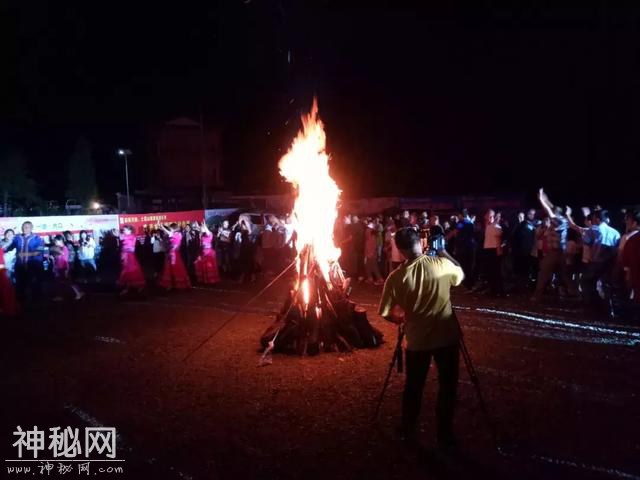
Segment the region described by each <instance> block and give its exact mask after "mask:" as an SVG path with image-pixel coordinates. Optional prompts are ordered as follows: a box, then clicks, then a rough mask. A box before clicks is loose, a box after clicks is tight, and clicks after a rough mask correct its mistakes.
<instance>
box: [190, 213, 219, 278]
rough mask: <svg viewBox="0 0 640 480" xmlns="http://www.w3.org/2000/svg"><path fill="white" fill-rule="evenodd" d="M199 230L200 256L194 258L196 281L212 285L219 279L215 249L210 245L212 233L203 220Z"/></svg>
mask: <svg viewBox="0 0 640 480" xmlns="http://www.w3.org/2000/svg"><path fill="white" fill-rule="evenodd" d="M200 232H201V234H200V256H199V257H198V258H197V259H196V261H195V265H194V266H195V269H196V278H197V279H198V283H202V284H208V285H212V284H214V283H218V282H219V281H220V274H219V273H218V262H217V260H216V251H215V250H214V249H213V247H212V245H211V242H212V241H213V235H212V234H211V231H210V230H209V229H208V228H207V224H206V223H204V222H202V224H201V225H200Z"/></svg>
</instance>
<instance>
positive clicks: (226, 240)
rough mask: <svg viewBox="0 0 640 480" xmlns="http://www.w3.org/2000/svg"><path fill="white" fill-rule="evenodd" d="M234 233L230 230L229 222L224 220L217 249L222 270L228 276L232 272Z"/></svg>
mask: <svg viewBox="0 0 640 480" xmlns="http://www.w3.org/2000/svg"><path fill="white" fill-rule="evenodd" d="M232 236H233V232H232V231H231V229H230V228H229V220H223V222H222V224H221V225H220V228H218V233H217V239H218V241H217V243H216V247H217V249H218V259H219V260H220V262H219V265H220V270H222V272H223V273H225V274H228V273H229V272H230V271H231V240H232Z"/></svg>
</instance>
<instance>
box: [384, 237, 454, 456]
mask: <svg viewBox="0 0 640 480" xmlns="http://www.w3.org/2000/svg"><path fill="white" fill-rule="evenodd" d="M395 242H396V245H397V247H398V249H399V250H400V251H401V252H402V253H403V255H404V256H405V258H406V259H407V260H406V261H405V262H404V263H403V264H402V265H400V266H399V267H398V268H397V269H395V270H394V271H393V272H391V274H390V275H389V278H387V281H386V283H385V285H384V290H383V292H382V299H381V301H380V309H379V313H380V315H382V316H383V317H384V318H385V319H386V320H389V321H391V322H394V323H402V322H404V323H405V335H406V338H407V350H406V366H407V377H406V383H405V389H404V395H403V398H402V424H401V435H402V436H403V437H405V438H411V437H415V435H416V432H417V427H418V419H419V416H420V407H421V404H422V391H423V389H424V384H425V381H426V379H427V373H428V371H429V366H430V364H431V358H433V359H434V361H435V363H436V366H437V368H438V384H439V388H438V400H437V405H436V416H437V421H438V425H437V435H438V443H439V444H440V445H441V446H443V447H452V446H453V445H454V437H453V430H452V424H453V413H454V407H455V399H456V391H457V386H458V366H459V353H458V347H459V340H460V329H459V327H458V323H457V319H456V318H455V316H454V313H453V309H452V307H451V298H450V289H451V287H453V286H458V285H460V283H461V282H462V279H463V278H464V273H463V272H462V268H461V267H460V265H459V264H458V262H456V261H455V260H454V259H453V258H452V257H451V256H450V255H449V254H448V253H447V252H446V251H445V250H444V249H443V250H439V251H438V256H436V257H431V256H427V255H423V253H422V248H421V246H420V236H419V234H418V233H417V232H416V231H415V230H413V229H410V228H403V229H401V230H399V231H398V232H397V233H396V235H395ZM397 307H400V308H401V309H402V310H403V313H402V314H398V313H397Z"/></svg>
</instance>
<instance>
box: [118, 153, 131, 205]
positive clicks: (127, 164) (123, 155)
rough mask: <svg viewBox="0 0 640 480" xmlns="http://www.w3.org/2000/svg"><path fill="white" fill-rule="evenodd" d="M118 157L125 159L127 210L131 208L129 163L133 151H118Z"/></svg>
mask: <svg viewBox="0 0 640 480" xmlns="http://www.w3.org/2000/svg"><path fill="white" fill-rule="evenodd" d="M118 155H120V156H122V157H124V176H125V180H126V182H127V210H128V209H130V208H131V197H130V196H129V161H128V156H129V155H131V150H129V149H128V148H121V149H119V150H118Z"/></svg>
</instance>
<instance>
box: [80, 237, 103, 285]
mask: <svg viewBox="0 0 640 480" xmlns="http://www.w3.org/2000/svg"><path fill="white" fill-rule="evenodd" d="M78 262H79V266H80V271H81V272H82V274H83V275H86V273H87V272H89V275H95V273H96V272H97V270H98V267H97V266H96V241H95V240H94V239H93V237H92V236H91V235H89V234H88V233H87V231H86V230H81V231H80V236H79V238H78Z"/></svg>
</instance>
